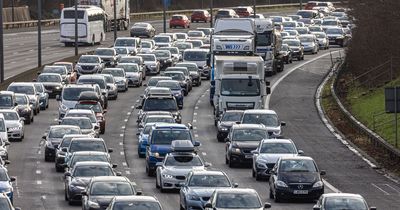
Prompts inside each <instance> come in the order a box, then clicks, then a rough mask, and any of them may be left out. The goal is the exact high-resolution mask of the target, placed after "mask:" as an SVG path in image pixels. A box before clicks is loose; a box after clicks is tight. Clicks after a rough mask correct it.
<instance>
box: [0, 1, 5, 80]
mask: <svg viewBox="0 0 400 210" xmlns="http://www.w3.org/2000/svg"><path fill="white" fill-rule="evenodd" d="M3 44H4V43H3V0H0V82H1V83H3V82H4V45H3Z"/></svg>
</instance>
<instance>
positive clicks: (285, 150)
mask: <svg viewBox="0 0 400 210" xmlns="http://www.w3.org/2000/svg"><path fill="white" fill-rule="evenodd" d="M260 153H268V154H295V153H296V149H295V147H294V145H293V144H291V143H264V144H262V145H261V148H260Z"/></svg>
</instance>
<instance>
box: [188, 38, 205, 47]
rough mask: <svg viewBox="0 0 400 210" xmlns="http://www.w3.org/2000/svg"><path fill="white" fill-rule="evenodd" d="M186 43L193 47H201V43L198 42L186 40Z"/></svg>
mask: <svg viewBox="0 0 400 210" xmlns="http://www.w3.org/2000/svg"><path fill="white" fill-rule="evenodd" d="M187 42H190V43H192V45H193V47H201V45H203V42H202V41H200V40H188V41H187Z"/></svg>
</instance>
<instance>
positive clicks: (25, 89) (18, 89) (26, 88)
mask: <svg viewBox="0 0 400 210" xmlns="http://www.w3.org/2000/svg"><path fill="white" fill-rule="evenodd" d="M7 90H8V91H12V92H14V93H24V94H26V95H33V94H34V93H35V89H34V87H33V86H30V85H11V86H8V89H7Z"/></svg>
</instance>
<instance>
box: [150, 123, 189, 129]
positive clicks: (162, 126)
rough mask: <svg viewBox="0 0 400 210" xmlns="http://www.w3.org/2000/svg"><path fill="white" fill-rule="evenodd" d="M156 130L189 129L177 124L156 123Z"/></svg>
mask: <svg viewBox="0 0 400 210" xmlns="http://www.w3.org/2000/svg"><path fill="white" fill-rule="evenodd" d="M154 127H155V129H188V127H186V125H182V124H175V123H156V124H155V125H154Z"/></svg>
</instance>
